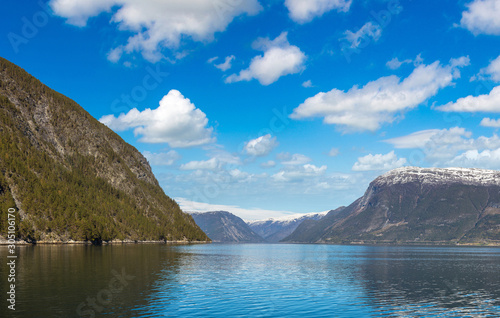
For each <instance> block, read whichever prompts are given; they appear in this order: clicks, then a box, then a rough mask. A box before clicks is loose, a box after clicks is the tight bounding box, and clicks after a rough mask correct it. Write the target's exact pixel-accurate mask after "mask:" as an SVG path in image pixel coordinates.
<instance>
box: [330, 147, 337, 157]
mask: <svg viewBox="0 0 500 318" xmlns="http://www.w3.org/2000/svg"><path fill="white" fill-rule="evenodd" d="M339 153H340V150H339V148H332V149H330V151H329V152H328V155H329V156H330V157H337V156H338V155H339Z"/></svg>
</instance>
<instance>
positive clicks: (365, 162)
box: [352, 151, 406, 171]
mask: <svg viewBox="0 0 500 318" xmlns="http://www.w3.org/2000/svg"><path fill="white" fill-rule="evenodd" d="M405 164H406V159H405V158H398V156H397V155H396V154H395V153H394V151H391V152H389V153H388V154H385V155H382V154H376V155H372V154H369V155H367V156H364V157H360V158H358V161H357V162H356V163H355V164H354V166H352V170H353V171H373V170H377V171H387V170H392V169H396V168H400V167H402V166H404V165H405Z"/></svg>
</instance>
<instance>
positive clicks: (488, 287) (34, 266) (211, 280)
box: [0, 244, 500, 317]
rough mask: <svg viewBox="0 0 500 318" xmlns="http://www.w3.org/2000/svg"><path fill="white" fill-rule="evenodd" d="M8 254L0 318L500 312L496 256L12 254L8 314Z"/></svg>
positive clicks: (326, 249)
mask: <svg viewBox="0 0 500 318" xmlns="http://www.w3.org/2000/svg"><path fill="white" fill-rule="evenodd" d="M6 252H7V249H6V248H5V247H0V257H1V259H2V263H3V266H2V267H1V271H0V279H1V281H2V283H1V284H0V286H1V287H0V289H1V292H2V295H4V296H3V298H4V300H3V301H2V305H1V308H0V317H79V316H81V317H93V315H92V314H95V317H499V316H500V275H499V273H500V249H499V248H444V247H380V246H379V247H372V246H331V245H253V244H247V245H245V244H243V245H221V244H210V245H188V246H166V245H120V246H102V247H95V246H36V247H20V248H18V251H17V253H18V255H19V256H18V257H19V259H18V265H17V284H16V312H15V314H13V313H12V312H11V311H8V310H7V305H8V303H7V302H6V301H5V299H6V295H7V294H6V293H7V289H6V288H7V275H8V274H7V267H6V265H5V263H6V261H5V260H6ZM93 301H95V303H93ZM79 306H80V308H79ZM78 309H79V310H80V311H79V313H80V314H81V315H79V314H78V313H77V310H78Z"/></svg>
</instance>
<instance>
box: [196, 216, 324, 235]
mask: <svg viewBox="0 0 500 318" xmlns="http://www.w3.org/2000/svg"><path fill="white" fill-rule="evenodd" d="M326 213H327V212H323V213H309V214H294V215H291V216H285V217H281V218H271V219H266V220H260V221H247V222H245V221H243V220H242V219H241V218H239V217H237V216H236V215H234V214H231V213H229V212H226V211H214V212H204V213H194V212H191V215H192V216H193V219H194V220H195V222H196V224H198V226H199V227H200V228H201V229H202V230H203V231H204V232H205V233H206V234H207V235H208V237H210V238H211V239H212V241H213V242H226V243H264V242H267V243H276V242H279V241H280V240H281V239H283V238H284V237H286V236H288V235H290V234H291V233H292V232H293V231H294V230H295V229H296V228H297V226H298V225H299V224H300V223H302V222H303V221H304V220H309V219H310V220H319V219H321V218H322V217H323V216H325V215H326Z"/></svg>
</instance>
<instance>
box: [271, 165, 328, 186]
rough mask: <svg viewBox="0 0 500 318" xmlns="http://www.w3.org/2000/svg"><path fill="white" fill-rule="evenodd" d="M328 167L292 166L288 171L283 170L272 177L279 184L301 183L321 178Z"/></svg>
mask: <svg viewBox="0 0 500 318" xmlns="http://www.w3.org/2000/svg"><path fill="white" fill-rule="evenodd" d="M326 169H327V167H326V166H321V167H317V166H315V165H311V164H306V165H303V166H291V167H290V168H288V169H285V170H281V171H279V172H277V173H275V174H273V175H272V176H271V177H272V179H273V180H274V181H277V182H301V181H303V180H304V179H308V178H314V177H318V176H321V175H323V174H324V173H325V171H326Z"/></svg>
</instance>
